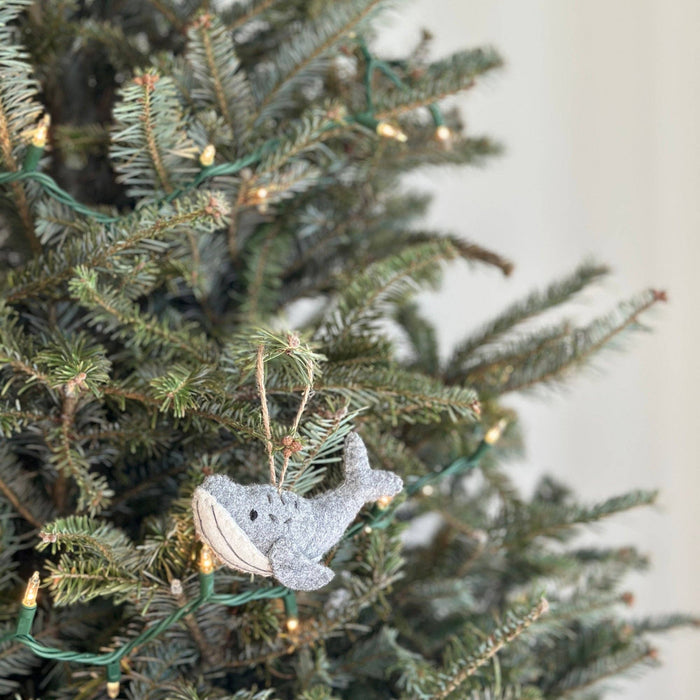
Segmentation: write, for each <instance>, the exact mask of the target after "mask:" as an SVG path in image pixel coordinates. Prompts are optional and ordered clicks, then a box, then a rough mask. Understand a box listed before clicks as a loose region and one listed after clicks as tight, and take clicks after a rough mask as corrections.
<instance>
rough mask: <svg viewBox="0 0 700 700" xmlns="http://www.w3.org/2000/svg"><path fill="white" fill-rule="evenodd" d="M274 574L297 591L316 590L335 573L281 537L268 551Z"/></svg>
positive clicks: (282, 582)
mask: <svg viewBox="0 0 700 700" xmlns="http://www.w3.org/2000/svg"><path fill="white" fill-rule="evenodd" d="M268 557H269V558H270V564H271V565H272V575H273V576H274V577H275V578H276V579H277V580H278V581H279V582H280V583H281V584H283V585H285V586H287V588H291V589H292V590H295V591H315V590H316V589H317V588H323V586H325V585H326V584H327V583H330V580H331V579H332V578H333V576H334V574H333V572H332V571H331V569H329V568H328V567H327V566H323V564H318V563H317V562H315V561H311V559H309V558H308V557H305V556H304V555H303V554H302V553H301V552H299V550H298V549H296V548H295V547H294V545H293V544H291V543H290V541H289V540H288V539H284V538H282V539H280V540H277V542H275V544H273V545H272V548H271V549H270V551H269V552H268Z"/></svg>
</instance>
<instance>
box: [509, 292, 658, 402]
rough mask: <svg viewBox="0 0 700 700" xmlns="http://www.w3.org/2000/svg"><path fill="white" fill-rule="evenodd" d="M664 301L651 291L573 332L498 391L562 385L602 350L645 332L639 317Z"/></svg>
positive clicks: (529, 362)
mask: <svg viewBox="0 0 700 700" xmlns="http://www.w3.org/2000/svg"><path fill="white" fill-rule="evenodd" d="M660 301H666V295H665V294H664V293H663V292H658V291H656V290H649V291H647V292H645V293H643V294H641V295H639V296H638V297H636V298H634V299H631V300H630V301H628V302H624V303H622V304H620V306H619V307H618V309H617V310H616V311H613V312H612V313H611V314H609V315H607V316H604V317H602V318H600V319H598V320H596V321H593V323H591V324H590V325H588V326H586V327H585V328H581V329H576V330H574V331H572V332H571V333H570V334H569V335H568V336H567V337H565V338H564V339H563V340H562V341H560V342H559V343H557V344H556V346H554V347H551V348H547V353H546V354H545V355H542V356H537V355H535V356H530V357H528V358H527V360H526V361H525V362H524V363H523V364H522V365H521V366H520V367H516V368H514V371H513V372H512V373H510V374H509V376H508V378H507V380H506V381H505V382H504V384H503V385H501V386H500V387H497V391H498V393H505V392H510V391H523V390H526V389H530V388H532V387H535V386H539V385H546V384H551V383H554V382H559V381H562V380H563V379H565V378H566V376H567V375H568V374H569V373H570V371H571V370H572V369H573V368H574V367H580V366H581V365H583V364H585V363H587V362H589V361H590V360H591V359H592V358H593V357H594V356H596V355H597V353H598V352H600V351H601V350H603V349H605V348H609V347H611V346H612V345H613V343H614V342H615V341H616V340H617V339H618V338H619V336H620V335H621V334H622V333H623V332H625V331H629V330H633V329H639V328H642V326H641V325H640V323H639V316H640V315H641V314H642V313H644V312H646V311H648V310H649V309H650V308H652V307H653V306H655V305H656V304H657V303H658V302H660Z"/></svg>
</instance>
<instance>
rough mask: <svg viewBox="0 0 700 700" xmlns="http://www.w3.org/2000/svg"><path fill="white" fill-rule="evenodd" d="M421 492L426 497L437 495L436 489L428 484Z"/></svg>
mask: <svg viewBox="0 0 700 700" xmlns="http://www.w3.org/2000/svg"><path fill="white" fill-rule="evenodd" d="M420 491H421V493H422V494H423V495H424V496H432V495H433V493H435V489H434V488H433V487H432V486H431V485H430V484H426V485H425V486H424V487H423V488H422V489H421V490H420Z"/></svg>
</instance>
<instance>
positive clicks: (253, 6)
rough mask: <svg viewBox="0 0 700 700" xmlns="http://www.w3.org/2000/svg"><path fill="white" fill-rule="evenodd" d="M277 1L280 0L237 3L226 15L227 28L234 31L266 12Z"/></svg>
mask: <svg viewBox="0 0 700 700" xmlns="http://www.w3.org/2000/svg"><path fill="white" fill-rule="evenodd" d="M277 2H278V0H249V1H248V2H240V3H236V4H235V5H233V6H232V7H231V8H230V9H229V11H228V13H227V15H226V17H225V22H226V29H228V30H233V31H235V30H237V29H240V28H241V27H243V26H244V25H246V24H248V23H249V22H252V21H253V20H254V19H257V18H258V17H259V16H260V15H262V14H264V13H265V12H266V11H267V10H268V9H270V8H271V7H273V6H274V5H275V4H276V3H277Z"/></svg>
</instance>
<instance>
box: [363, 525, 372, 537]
mask: <svg viewBox="0 0 700 700" xmlns="http://www.w3.org/2000/svg"><path fill="white" fill-rule="evenodd" d="M362 532H364V533H365V535H371V534H372V526H371V525H365V526H364V527H363V528H362Z"/></svg>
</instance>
